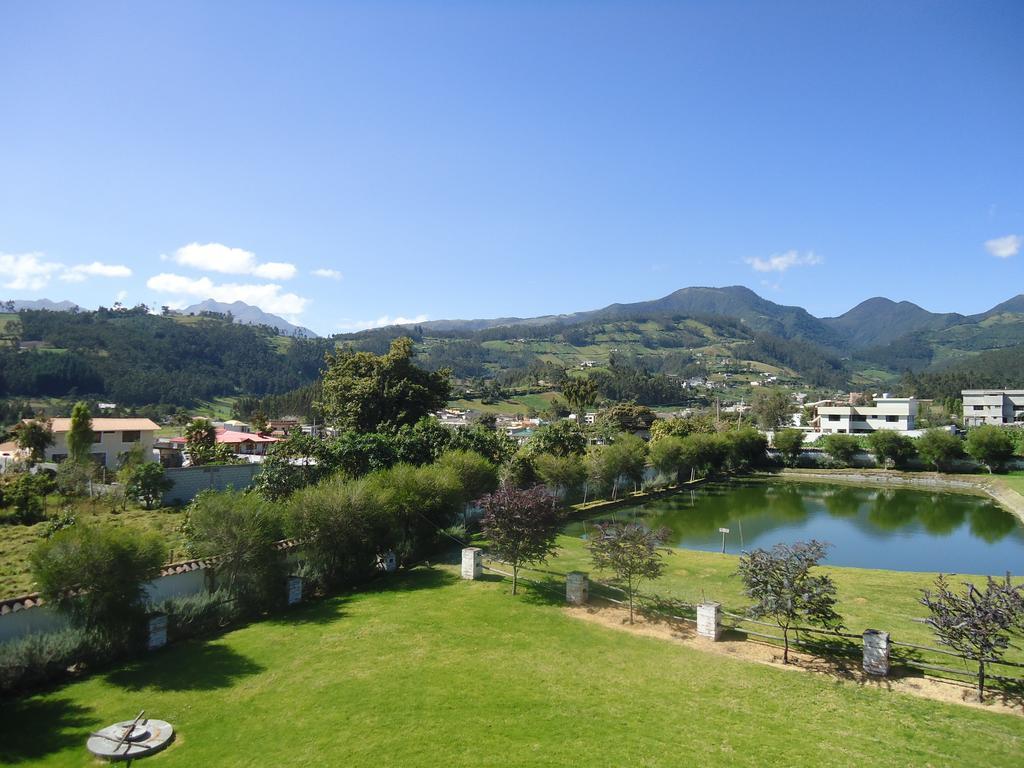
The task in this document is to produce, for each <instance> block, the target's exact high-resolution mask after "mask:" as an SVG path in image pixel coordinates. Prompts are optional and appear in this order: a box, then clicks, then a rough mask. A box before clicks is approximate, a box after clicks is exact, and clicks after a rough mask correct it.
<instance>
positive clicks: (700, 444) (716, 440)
mask: <svg viewBox="0 0 1024 768" xmlns="http://www.w3.org/2000/svg"><path fill="white" fill-rule="evenodd" d="M728 450H729V447H728V445H726V442H725V439H724V438H723V437H722V436H721V435H720V434H714V435H708V434H704V433H703V432H695V433H693V434H691V435H688V436H687V437H684V438H683V462H684V464H685V466H688V467H691V468H692V469H694V470H695V471H697V472H701V473H703V474H710V473H712V472H717V471H719V470H721V469H722V466H723V464H724V463H725V459H726V456H727V455H728Z"/></svg>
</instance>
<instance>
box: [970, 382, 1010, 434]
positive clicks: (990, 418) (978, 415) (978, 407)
mask: <svg viewBox="0 0 1024 768" xmlns="http://www.w3.org/2000/svg"><path fill="white" fill-rule="evenodd" d="M960 394H961V395H962V396H963V400H964V426H965V427H977V426H979V425H981V424H1014V423H1016V422H1017V421H1018V420H1024V389H965V390H963V391H962V392H961V393H960Z"/></svg>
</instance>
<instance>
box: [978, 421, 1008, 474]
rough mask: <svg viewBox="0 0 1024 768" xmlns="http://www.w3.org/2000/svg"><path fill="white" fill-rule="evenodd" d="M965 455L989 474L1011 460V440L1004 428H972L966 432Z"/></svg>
mask: <svg viewBox="0 0 1024 768" xmlns="http://www.w3.org/2000/svg"><path fill="white" fill-rule="evenodd" d="M967 453H968V454H970V456H971V458H972V459H974V460H976V461H979V462H981V463H982V464H984V465H985V467H986V468H987V469H988V471H989V472H990V473H991V472H993V471H995V470H998V469H1001V468H1002V466H1003V464H1004V463H1005V462H1007V461H1009V460H1010V459H1011V458H1013V440H1011V439H1010V436H1009V434H1007V431H1006V430H1005V429H1004V428H1002V427H997V426H995V425H994V424H984V425H982V426H980V427H972V428H971V429H970V430H969V431H968V432H967Z"/></svg>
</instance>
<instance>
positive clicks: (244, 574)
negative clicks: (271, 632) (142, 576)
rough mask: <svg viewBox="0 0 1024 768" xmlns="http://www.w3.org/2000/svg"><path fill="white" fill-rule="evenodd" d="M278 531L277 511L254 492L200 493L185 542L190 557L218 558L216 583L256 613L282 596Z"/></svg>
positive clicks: (186, 527) (189, 515)
mask: <svg viewBox="0 0 1024 768" xmlns="http://www.w3.org/2000/svg"><path fill="white" fill-rule="evenodd" d="M281 529H282V527H281V520H280V518H279V516H278V514H277V510H276V509H275V508H274V507H271V506H270V505H269V504H267V503H266V502H264V501H263V500H262V499H261V498H260V497H259V496H256V495H255V494H248V493H240V492H237V491H219V492H218V491H203V492H201V493H200V494H199V495H198V496H196V498H195V499H194V500H193V501H192V503H191V504H190V505H189V508H188V511H187V516H186V522H185V524H184V530H185V544H186V547H187V548H188V551H189V553H190V554H191V555H192V556H193V557H216V561H215V564H214V574H215V576H216V578H217V581H218V583H219V584H220V585H221V586H223V587H224V588H226V589H228V590H229V591H230V592H231V593H232V594H233V595H234V596H235V597H236V598H237V599H238V601H239V603H240V604H241V606H242V607H243V610H246V611H248V612H251V613H257V612H259V611H260V610H261V609H262V608H263V607H265V605H266V603H268V602H269V603H271V604H273V603H276V602H278V600H280V599H283V595H284V580H283V577H284V571H283V563H282V561H281V556H280V553H279V552H278V551H277V549H276V548H275V546H274V544H275V542H277V541H278V540H279V539H280V538H281Z"/></svg>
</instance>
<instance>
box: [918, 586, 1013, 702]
mask: <svg viewBox="0 0 1024 768" xmlns="http://www.w3.org/2000/svg"><path fill="white" fill-rule="evenodd" d="M920 601H921V604H922V605H923V606H925V607H926V608H927V609H928V611H929V613H930V614H931V615H930V616H928V617H927V618H926V619H925V622H926V623H927V624H928V625H929V626H930V627H931V628H932V630H933V631H934V632H935V635H936V637H937V638H938V640H939V642H940V643H941V644H942V645H946V646H949V647H950V648H952V649H953V650H954V651H956V652H957V653H959V654H960V655H961V656H962V657H963V659H964V661H965V662H970V661H976V662H977V663H978V701H984V700H985V665H986V664H988V663H992V662H998V661H999V660H1000V659H1002V657H1003V655H1004V654H1005V653H1006V650H1007V649H1008V648H1009V647H1010V633H1012V632H1018V633H1019V632H1022V631H1024V584H1013V583H1012V582H1011V581H1010V576H1009V574H1007V575H1006V578H1005V580H1002V581H996V580H995V579H993V578H992V577H991V576H989V577H988V583H987V584H986V586H985V590H984V591H982V590H980V589H978V588H977V587H976V586H975V585H974V584H971V583H970V582H964V592H963V594H957V593H955V592H953V591H952V590H951V589H950V588H949V585H948V583H947V582H946V578H945V576H943V575H941V574H940V575H939V577H938V578H937V579H936V580H935V589H934V591H932V590H927V589H926V590H924V595H923V596H922V597H921V598H920Z"/></svg>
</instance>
